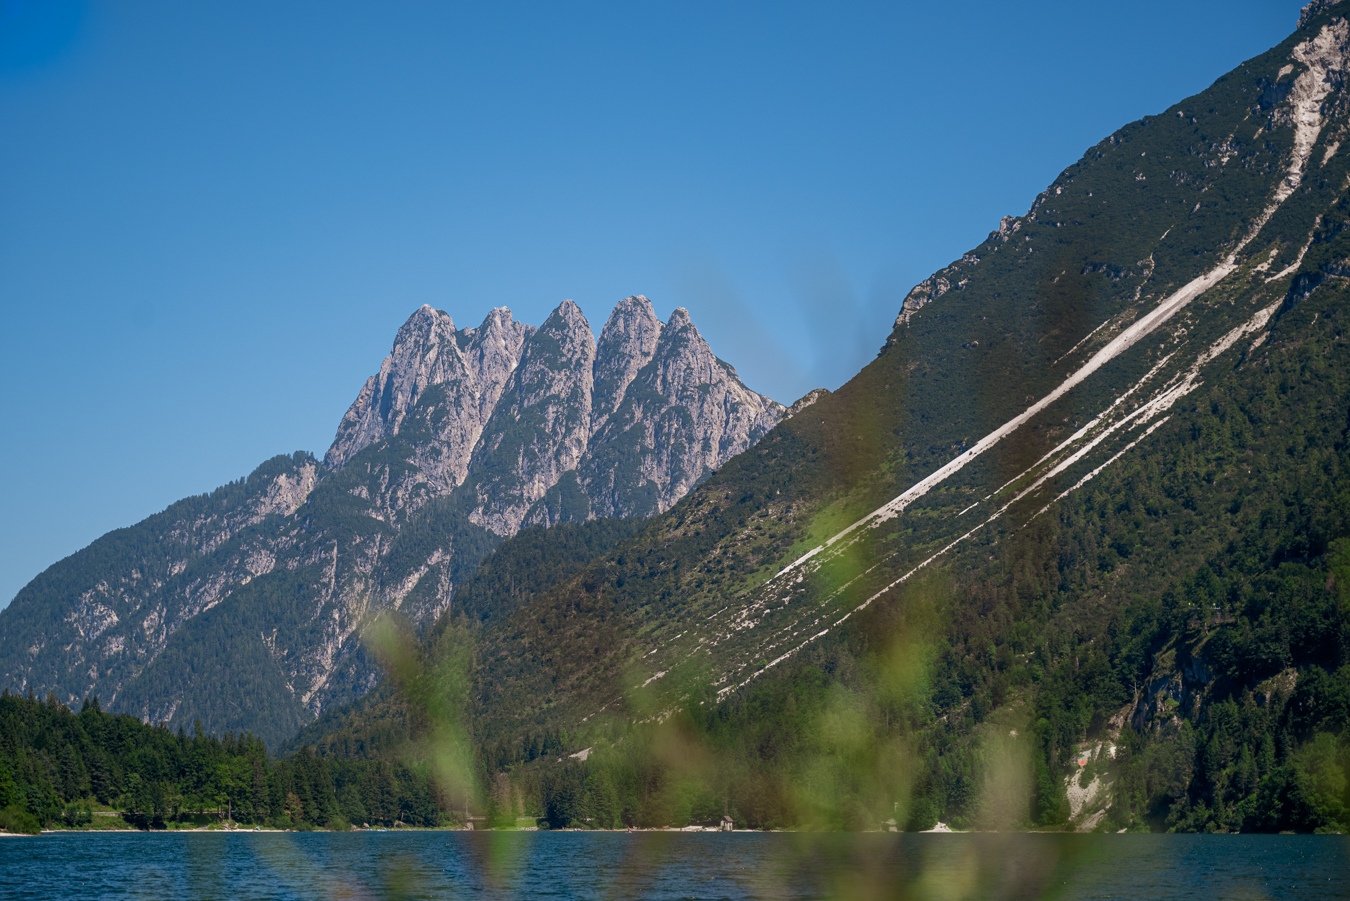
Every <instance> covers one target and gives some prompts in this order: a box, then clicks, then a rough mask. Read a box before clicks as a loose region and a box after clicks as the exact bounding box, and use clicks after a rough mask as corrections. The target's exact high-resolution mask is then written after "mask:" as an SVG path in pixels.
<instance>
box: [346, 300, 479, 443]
mask: <svg viewBox="0 0 1350 901" xmlns="http://www.w3.org/2000/svg"><path fill="white" fill-rule="evenodd" d="M468 374H469V373H468V371H467V367H466V364H465V360H464V357H463V354H461V353H460V351H459V347H458V344H457V342H456V341H455V323H454V320H452V319H451V318H450V315H449V314H448V313H445V312H443V311H441V310H437V309H433V308H432V307H431V306H428V305H426V304H423V305H422V306H421V307H420V308H418V310H417V311H416V312H415V313H413V314H412V315H411V316H409V317H408V320H407V322H405V323H403V325H402V327H401V328H399V330H398V334H397V335H396V336H395V338H394V346H393V349H392V350H390V352H389V356H387V357H385V358H384V362H383V363H381V364H380V371H379V372H378V373H376V374H375V375H373V376H371V377H370V378H369V379H367V380H366V383H365V385H363V386H362V388H361V392H360V393H359V394H358V395H357V396H356V400H355V401H353V402H352V405H351V407H350V408H349V409H348V410H347V413H346V415H345V416H343V417H342V422H341V424H340V425H339V426H338V431H337V436H336V437H335V438H334V439H333V444H332V446H331V447H330V448H329V449H328V453H327V454H325V455H324V463H325V464H326V465H327V466H329V467H330V468H333V469H338V468H341V467H342V466H343V465H345V464H346V462H347V461H348V460H350V459H351V458H352V457H353V456H354V455H355V454H356V453H358V452H359V451H360V450H361V449H362V448H364V447H366V446H368V445H369V444H371V443H372V442H374V441H378V440H379V439H381V438H383V437H385V436H386V435H395V434H397V433H398V429H399V426H400V425H401V424H402V422H403V417H404V416H405V415H406V414H407V412H408V409H409V408H410V407H412V406H413V405H414V404H415V403H416V402H417V399H418V398H419V397H420V396H421V394H422V392H423V391H425V390H426V389H427V386H429V385H434V384H439V383H441V382H444V381H446V380H448V379H452V378H464V377H467V376H468Z"/></svg>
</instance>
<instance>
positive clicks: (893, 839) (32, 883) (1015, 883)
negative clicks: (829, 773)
mask: <svg viewBox="0 0 1350 901" xmlns="http://www.w3.org/2000/svg"><path fill="white" fill-rule="evenodd" d="M1348 876H1350V843H1348V842H1347V839H1346V838H1345V837H1342V836H1256V835H1251V836H1248V835H1234V836H1217V835H1216V836H1209V835H1167V836H1163V835H1085V836H1072V835H961V834H957V835H879V834H872V835H819V834H815V835H812V834H788V833H777V834H762V833H731V834H720V833H650V832H649V833H634V834H627V833H580V832H563V833H548V832H540V833H528V832H524V833H522V832H515V833H513V832H480V833H464V832H422V833H392V832H384V833H379V832H375V833H371V832H365V833H308V834H299V833H296V834H289V833H255V834H247V833H235V834H223V833H210V834H191V833H189V834H148V835H147V834H136V833H132V834H126V833H122V834H106V833H105V834H60V833H58V834H51V835H44V836H42V837H40V838H32V839H18V838H8V839H0V899H10V898H147V899H160V898H163V899H175V901H205V899H241V901H253V899H311V898H315V899H317V898H349V899H364V898H408V899H413V898H470V897H472V898H488V899H491V898H566V899H571V898H577V899H611V898H613V899H621V898H653V899H685V898H698V899H722V898H727V899H742V898H743V899H806V898H841V899H853V898H857V899H872V898H899V899H907V898H915V899H918V898H923V899H930V898H931V899H941V901H947V899H950V901H957V899H976V898H980V899H983V898H990V899H994V898H997V899H1033V898H1063V899H1073V901H1089V899H1103V898H1130V899H1143V898H1147V899H1172V898H1201V899H1205V901H1220V899H1230V898H1233V899H1246V898H1250V899H1262V898H1271V899H1277V898H1289V899H1294V898H1297V899H1319V898H1346V897H1347V896H1350V880H1348V878H1347V877H1348Z"/></svg>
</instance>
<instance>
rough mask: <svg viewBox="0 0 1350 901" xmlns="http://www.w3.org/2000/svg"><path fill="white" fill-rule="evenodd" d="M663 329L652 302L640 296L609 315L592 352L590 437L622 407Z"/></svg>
mask: <svg viewBox="0 0 1350 901" xmlns="http://www.w3.org/2000/svg"><path fill="white" fill-rule="evenodd" d="M662 328H663V326H662V324H661V320H660V319H657V318H656V311H655V310H653V309H652V302H651V301H650V300H648V299H647V298H646V297H643V296H642V295H641V294H634V295H632V296H631V297H625V298H624V299H623V300H621V301H619V303H618V304H617V305H616V306H615V307H614V311H613V312H612V313H610V314H609V319H608V320H607V321H606V322H605V327H604V328H603V329H602V330H601V332H600V341H599V344H598V345H597V346H596V351H595V399H594V402H593V404H592V406H591V432H592V433H595V432H596V431H598V430H599V429H600V427H601V426H603V425H604V424H605V422H606V420H608V419H609V417H610V415H611V414H613V413H614V411H615V410H617V409H618V408H619V404H621V403H623V396H624V393H625V392H626V391H627V390H628V386H629V384H631V383H632V381H633V377H634V376H636V375H637V374H638V371H639V370H641V369H642V367H643V366H646V365H647V363H648V362H650V360H651V358H652V354H654V353H655V352H656V342H657V341H658V340H659V339H660V337H661V329H662Z"/></svg>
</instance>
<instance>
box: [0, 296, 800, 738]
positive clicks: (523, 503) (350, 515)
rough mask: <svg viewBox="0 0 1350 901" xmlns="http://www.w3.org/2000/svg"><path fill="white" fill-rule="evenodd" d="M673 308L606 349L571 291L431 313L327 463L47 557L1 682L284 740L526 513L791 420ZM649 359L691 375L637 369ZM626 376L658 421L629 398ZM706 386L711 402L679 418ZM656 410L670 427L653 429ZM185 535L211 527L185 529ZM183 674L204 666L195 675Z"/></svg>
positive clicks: (442, 598)
mask: <svg viewBox="0 0 1350 901" xmlns="http://www.w3.org/2000/svg"><path fill="white" fill-rule="evenodd" d="M672 318H673V319H674V320H676V325H677V327H676V329H675V330H674V331H671V330H670V329H667V328H666V327H665V326H664V325H662V324H661V323H660V322H659V320H657V319H656V316H655V313H654V311H653V310H652V308H651V303H650V301H648V300H647V299H646V298H645V297H642V296H641V295H634V296H632V297H629V298H626V299H625V300H624V301H622V302H621V303H620V304H619V306H618V307H616V310H615V313H613V314H611V316H610V323H609V325H611V326H612V331H610V332H602V335H601V341H600V344H599V348H603V349H604V355H603V356H600V355H598V346H597V342H596V341H595V339H594V337H593V336H592V333H591V330H590V326H589V323H588V322H587V321H586V319H585V316H584V315H583V314H582V313H581V310H580V308H579V307H577V305H576V304H575V303H573V302H572V301H570V300H569V301H565V302H564V303H563V304H561V305H560V306H559V307H558V309H557V310H555V311H554V313H553V314H552V315H551V316H550V317H549V319H548V320H547V321H546V322H545V323H544V325H543V326H541V327H540V328H538V329H536V328H534V327H532V326H529V325H525V324H522V323H517V322H515V321H514V319H513V318H512V316H511V313H510V311H509V310H507V309H505V308H498V309H494V310H492V311H491V312H489V313H488V315H487V317H486V318H485V319H484V321H483V323H482V324H481V325H480V326H478V327H476V328H470V329H462V330H460V329H456V328H455V325H454V322H453V320H452V319H451V318H450V316H449V315H448V314H446V313H444V312H442V311H438V310H435V309H433V308H431V307H430V306H425V305H424V306H422V307H421V308H419V309H418V310H416V311H414V313H413V314H412V315H411V316H409V318H408V320H407V321H406V322H405V323H404V324H403V326H402V327H401V328H400V329H399V331H398V334H397V336H396V337H395V340H394V344H393V347H392V349H391V351H390V353H389V355H388V356H387V357H386V358H385V359H384V360H383V361H382V363H381V365H380V369H379V371H378V372H377V373H376V374H375V375H372V376H371V377H370V378H369V379H367V381H366V382H365V384H364V385H363V386H362V388H361V390H360V392H359V393H358V395H357V397H356V399H355V400H354V401H353V403H352V405H351V407H350V408H349V409H348V411H347V413H346V414H345V415H344V416H343V418H342V421H341V422H340V424H339V426H338V429H337V431H336V434H335V437H334V440H333V443H332V446H331V447H330V448H329V450H328V452H327V454H326V455H325V463H323V464H320V463H319V462H318V461H316V460H315V459H314V458H313V457H311V456H309V455H305V454H300V455H296V456H295V457H293V458H278V459H277V460H276V461H273V462H272V463H269V464H266V465H265V466H264V467H261V468H260V469H259V470H258V471H257V472H256V473H255V474H254V475H253V476H250V478H249V479H248V480H246V481H245V482H244V483H243V484H244V485H245V486H247V489H248V491H249V494H248V500H247V501H246V504H247V505H248V506H247V510H248V512H247V513H246V514H244V513H239V512H227V511H215V510H214V509H212V508H210V497H215V495H212V496H208V497H207V499H206V500H205V501H203V502H202V503H205V504H206V506H207V508H208V509H207V510H206V511H205V512H200V511H198V512H196V513H195V515H196V516H197V517H198V518H202V517H205V519H204V521H203V522H201V523H198V524H196V525H192V524H191V523H185V522H179V521H178V520H176V519H174V517H173V514H171V512H170V511H174V510H175V509H178V507H179V505H175V506H174V507H171V508H170V511H166V513H165V514H161V515H159V516H158V518H157V517H151V518H150V519H148V520H146V521H145V522H143V523H141V524H139V525H138V526H135V527H132V530H131V533H130V534H132V535H134V536H136V540H135V541H134V542H131V543H127V542H125V541H124V542H122V544H120V545H117V544H116V542H117V541H118V540H119V539H117V538H116V537H115V536H116V535H117V533H113V536H108V537H105V539H100V540H99V541H97V542H95V543H94V544H93V545H91V546H90V548H88V549H86V550H85V551H82V552H80V553H79V554H76V555H74V556H73V557H71V558H68V559H67V560H66V561H62V562H60V563H57V564H54V565H53V567H50V568H49V569H48V570H47V571H45V572H44V573H43V574H41V575H40V576H39V577H38V578H37V579H35V580H34V582H33V583H30V585H29V586H27V587H25V589H24V590H22V591H20V593H19V595H18V596H17V597H16V599H15V601H14V602H13V603H12V604H11V605H10V606H9V607H8V608H6V610H5V611H3V612H0V626H3V629H0V677H2V678H3V680H4V681H5V682H7V683H9V685H10V686H11V687H12V688H14V689H17V690H24V689H26V688H28V687H31V686H32V685H33V684H34V683H37V684H39V685H41V686H42V687H43V688H44V690H56V691H57V693H58V695H59V696H61V697H62V698H63V699H66V700H67V701H70V702H74V701H76V700H78V699H79V698H81V697H84V696H86V695H89V694H99V695H101V697H102V699H103V704H104V706H105V707H107V708H109V709H112V710H117V711H119V712H132V713H135V714H136V715H138V716H140V717H142V718H143V719H147V720H149V721H151V722H169V723H171V724H182V723H184V722H186V723H187V724H189V725H190V724H191V720H192V719H195V718H197V716H198V715H200V718H201V719H202V720H203V722H204V723H205V724H206V725H207V727H208V728H210V729H212V730H214V731H224V730H226V729H233V730H235V731H242V730H245V729H251V730H253V731H254V732H255V733H259V734H262V735H263V736H264V737H265V738H266V739H267V740H268V741H269V742H272V743H275V742H276V741H279V740H280V739H283V738H285V737H286V736H287V735H289V734H290V733H292V732H294V731H295V730H296V729H298V728H299V727H300V726H301V725H303V724H304V723H305V722H306V721H307V720H308V719H309V718H310V717H312V716H313V715H314V713H316V712H318V711H320V710H322V709H324V708H325V707H326V706H328V705H330V704H331V703H334V702H335V701H336V702H341V701H345V700H350V699H353V698H355V697H359V696H360V695H361V694H363V693H364V692H365V691H367V690H368V689H369V688H370V687H371V686H372V685H373V684H374V681H375V678H376V674H377V669H376V664H375V662H374V660H373V658H370V657H369V656H368V655H366V654H365V652H364V651H363V650H361V648H360V634H361V630H362V629H363V628H364V627H365V625H366V624H368V623H369V622H370V621H371V620H372V618H373V617H375V616H376V615H377V614H378V613H380V612H381V611H385V610H389V611H397V612H398V613H399V614H400V615H403V616H406V617H407V618H408V619H409V620H411V621H412V622H413V623H414V624H418V625H420V626H422V627H425V626H426V625H427V624H429V623H430V622H431V621H432V620H434V619H435V617H436V616H437V615H438V614H439V613H441V612H442V611H443V610H445V609H446V608H447V606H448V605H450V604H451V603H452V602H453V601H452V599H453V595H454V585H455V584H457V583H458V582H460V581H463V580H464V579H466V578H468V576H469V575H471V574H472V571H473V569H474V567H476V565H477V563H478V561H479V560H480V559H482V557H483V556H484V555H485V554H487V553H488V552H489V551H490V550H491V549H492V548H493V547H494V546H495V545H496V544H497V543H498V542H500V541H501V540H502V539H503V538H506V537H509V536H511V535H514V534H515V533H516V532H517V531H519V530H520V529H521V528H522V527H523V526H525V525H528V524H530V523H545V524H555V523H560V522H582V521H586V520H589V519H594V518H595V517H596V516H597V515H598V516H603V517H611V518H612V517H625V516H639V517H642V516H649V515H651V514H652V513H655V512H658V511H659V510H660V509H664V507H665V506H669V504H670V503H672V502H673V501H674V500H675V499H678V497H679V496H680V495H681V494H682V493H683V492H685V491H687V490H688V488H689V487H691V486H692V485H693V484H695V483H696V482H697V481H698V480H700V479H702V478H704V477H706V476H707V474H708V473H709V472H710V471H712V470H713V469H715V468H716V467H717V466H718V465H721V463H722V462H724V461H725V460H726V459H728V458H729V457H730V456H732V455H734V453H736V452H737V451H738V450H740V449H743V448H744V447H748V446H749V445H750V444H752V443H753V442H754V441H755V440H757V439H758V437H759V436H760V435H762V434H763V432H765V431H767V430H768V428H769V427H771V426H772V425H773V424H774V423H775V422H777V420H778V419H779V418H781V415H782V413H783V412H784V408H783V407H782V406H781V405H779V404H777V403H775V402H773V401H771V400H769V399H768V398H765V397H763V396H762V395H759V394H756V393H754V392H751V391H749V390H748V389H745V388H744V386H743V385H741V383H740V381H739V379H738V377H737V376H736V374H735V371H734V370H733V369H731V367H730V366H728V365H727V364H725V363H722V362H721V361H718V360H717V359H716V358H715V357H714V356H713V355H712V353H711V350H710V349H708V347H707V345H706V342H704V341H703V339H702V336H701V335H699V334H698V332H697V330H696V329H694V328H693V325H692V323H690V322H689V321H688V315H687V312H685V311H683V310H681V311H679V313H678V314H677V316H675V317H672ZM630 332H631V333H632V336H635V337H636V342H637V343H636V344H634V343H633V340H630V335H629V333H630ZM662 332H664V333H665V334H667V335H668V336H671V337H668V338H667V340H666V343H665V344H662V343H661V338H660V335H661V334H662ZM677 333H678V334H681V335H683V338H682V342H683V343H682V344H681V345H680V346H679V347H677V348H672V347H671V346H670V344H671V341H672V340H673V336H675V335H676V334H677ZM644 342H645V343H644ZM663 348H665V349H664V350H663ZM653 356H660V358H661V359H662V360H663V361H664V363H663V365H664V366H665V367H666V370H668V371H669V372H668V373H667V374H669V373H675V374H677V375H678V374H683V376H685V377H686V378H684V380H683V381H681V380H680V379H676V380H675V382H672V383H671V384H672V386H673V387H668V386H666V385H665V384H662V383H656V382H653V383H652V384H646V383H645V382H642V373H643V372H645V371H647V370H646V367H647V365H648V363H649V362H650V360H651V358H652V357H653ZM597 364H598V365H599V367H600V370H601V372H602V375H603V380H602V388H603V392H604V393H603V403H605V404H606V405H608V407H609V409H608V410H607V414H613V413H615V412H617V411H620V410H627V411H628V412H627V413H625V414H624V416H625V418H624V419H623V422H622V424H618V423H617V422H616V421H615V420H613V419H612V416H607V418H604V419H602V420H601V423H600V424H599V425H597V427H596V429H601V428H603V429H605V432H604V435H603V436H602V437H601V438H600V439H599V442H598V444H597V446H599V445H602V444H603V443H604V442H615V441H623V442H625V443H624V447H625V449H626V451H627V452H628V456H627V457H626V458H625V460H624V461H623V462H624V464H625V465H626V466H628V467H629V475H628V477H627V479H626V481H624V482H623V483H622V484H620V485H619V487H618V488H615V487H613V486H607V493H606V495H605V496H604V498H603V499H602V500H601V501H600V502H599V503H598V505H597V506H598V510H597V511H596V512H592V510H591V509H590V502H589V500H588V498H587V490H588V483H584V482H583V481H581V480H580V479H579V478H578V467H579V466H585V465H587V464H588V462H589V461H590V459H591V458H590V457H588V456H587V449H588V447H592V439H593V436H594V434H595V433H596V429H592V423H591V404H592V394H593V390H594V387H595V386H594V376H593V373H592V369H593V368H594V367H595V366H596V365H597ZM690 379H692V380H693V382H694V383H695V384H694V389H695V390H694V391H693V395H694V396H693V397H692V398H691V397H690V396H688V395H689V394H690V392H689V391H687V390H685V387H686V386H685V382H686V381H689V380H690ZM658 381H659V380H658ZM639 383H640V384H641V386H642V387H641V391H640V393H642V395H643V397H644V398H645V402H646V404H647V405H648V407H651V412H650V413H649V414H648V413H643V411H642V410H641V409H637V410H636V412H634V410H635V408H634V407H633V401H632V398H631V397H628V400H629V403H628V404H627V405H626V406H625V405H624V403H623V401H624V399H625V397H626V396H628V395H631V394H633V391H631V390H630V388H631V386H632V385H634V384H639ZM676 383H678V384H676ZM663 392H664V393H663ZM681 392H683V393H681ZM709 392H711V393H712V394H714V395H716V396H717V397H719V398H720V399H721V400H722V401H724V403H723V404H722V406H721V407H720V408H718V409H715V410H712V411H708V410H706V409H703V408H698V409H696V410H693V411H692V412H691V411H690V410H689V409H688V407H687V406H686V405H688V404H691V403H693V402H695V401H697V400H698V399H699V397H701V396H702V395H704V394H708V393H709ZM742 406H744V407H745V408H746V409H745V410H742V409H741V407H742ZM649 416H665V417H666V419H667V420H671V421H668V422H666V423H665V425H664V426H663V428H664V429H665V431H664V432H662V433H661V435H660V437H659V439H658V437H657V434H656V432H655V431H654V430H652V429H649V428H648V426H649V423H648V421H647V420H648V418H649ZM681 436H683V438H681ZM658 440H660V441H661V442H662V443H661V445H660V446H657V442H658ZM681 442H683V443H682V444H681ZM601 449H603V448H601ZM283 461H284V462H283ZM218 494H219V493H218ZM222 497H223V495H222ZM231 497H233V495H231ZM183 503H187V502H183ZM230 503H231V504H234V503H244V502H242V501H234V500H231V501H230ZM199 506H200V504H199ZM182 509H184V510H188V509H192V510H194V511H195V510H196V507H194V506H193V505H191V504H189V506H188V507H185V508H182ZM230 509H231V510H233V509H234V508H233V507H231V508H230ZM166 516H167V517H168V518H167V519H166V518H165V517H166ZM231 517H234V518H233V519H232V518H231ZM240 517H242V519H240ZM236 519H237V520H239V521H238V522H236V521H235V520H236ZM161 529H167V530H168V532H167V534H161V531H160V530H161ZM194 529H195V530H196V531H197V532H203V530H204V532H203V534H204V535H205V537H204V538H201V539H199V540H198V543H197V544H195V545H192V544H190V542H188V543H185V542H187V539H188V538H190V537H191V535H192V534H195V533H194V532H193V530H194ZM175 536H179V537H175ZM114 546H116V547H118V548H119V550H117V551H116V552H115V553H113V554H112V555H111V557H112V559H104V558H107V557H108V555H107V554H104V553H103V551H104V549H108V548H112V547H114ZM152 547H153V548H157V549H156V550H154V551H151V550H148V549H147V548H152ZM171 548H179V550H178V551H174V552H171V551H170V550H169V549H171ZM175 553H176V554H177V556H176V557H174V558H173V559H169V557H171V556H173V554H175ZM109 566H112V567H113V569H111V570H110V569H109ZM114 573H120V575H117V576H116V577H113V574H114ZM81 598H82V599H83V600H81ZM72 599H74V600H73V601H72ZM72 604H73V605H74V607H75V609H74V611H72V609H71V608H72ZM222 605H223V606H222ZM269 611H270V612H269ZM189 626H190V628H189ZM245 626H246V627H245ZM169 661H173V663H172V665H170V663H169ZM182 670H187V671H189V672H191V673H193V674H194V675H193V676H191V677H190V678H188V679H187V680H186V682H184V680H182V679H179V678H178V677H177V676H176V675H175V673H176V672H179V671H182ZM207 673H211V674H212V675H210V676H209V677H208V676H207V675H206V674H207ZM226 682H228V683H230V684H231V685H232V686H233V688H231V689H229V690H226V689H225V688H223V687H222V684H223V683H226ZM244 685H246V686H249V687H248V689H247V690H242V689H240V688H239V686H244ZM217 695H221V696H222V697H217ZM224 695H229V696H230V697H231V698H232V699H233V700H228V701H226V700H223V696H224ZM231 711H234V712H231Z"/></svg>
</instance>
